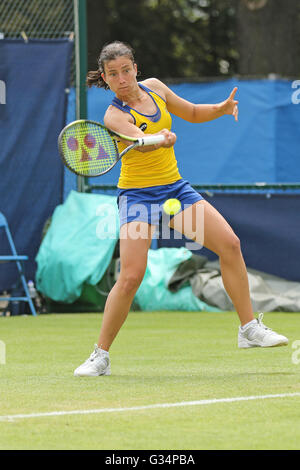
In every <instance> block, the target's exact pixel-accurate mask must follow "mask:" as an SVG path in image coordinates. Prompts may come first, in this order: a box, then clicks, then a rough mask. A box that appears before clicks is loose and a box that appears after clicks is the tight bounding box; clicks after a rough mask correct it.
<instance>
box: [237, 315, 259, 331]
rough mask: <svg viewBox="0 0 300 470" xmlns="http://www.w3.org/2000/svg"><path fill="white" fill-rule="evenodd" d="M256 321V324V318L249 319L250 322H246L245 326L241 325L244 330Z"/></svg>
mask: <svg viewBox="0 0 300 470" xmlns="http://www.w3.org/2000/svg"><path fill="white" fill-rule="evenodd" d="M254 323H255V324H256V323H257V321H256V319H255V318H254V320H251V321H249V322H248V323H246V324H245V325H244V326H241V329H242V331H245V330H246V329H247V328H248V326H250V325H254Z"/></svg>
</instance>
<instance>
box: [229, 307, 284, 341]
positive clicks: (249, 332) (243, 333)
mask: <svg viewBox="0 0 300 470" xmlns="http://www.w3.org/2000/svg"><path fill="white" fill-rule="evenodd" d="M263 316H264V314H263V313H260V314H259V316H258V318H257V319H256V322H254V321H253V322H252V323H250V325H249V326H248V327H247V328H246V329H245V330H243V329H242V328H241V327H239V334H238V347H239V348H255V347H257V346H260V347H262V348H268V347H273V346H285V345H287V344H288V342H289V340H288V339H287V338H286V337H285V336H283V335H279V334H278V333H276V332H275V331H273V330H271V328H268V327H266V326H265V325H264V324H263V322H262V319H263Z"/></svg>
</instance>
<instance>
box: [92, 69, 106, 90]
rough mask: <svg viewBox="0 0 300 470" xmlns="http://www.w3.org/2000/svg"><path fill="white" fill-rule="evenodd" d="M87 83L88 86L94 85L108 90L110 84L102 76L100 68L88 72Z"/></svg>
mask: <svg viewBox="0 0 300 470" xmlns="http://www.w3.org/2000/svg"><path fill="white" fill-rule="evenodd" d="M86 85H87V86H88V88H91V87H92V86H93V85H94V86H96V87H98V88H105V89H106V90H108V88H109V86H108V85H107V84H106V83H105V81H104V80H103V78H102V77H101V71H100V70H91V71H90V72H88V74H87V76H86Z"/></svg>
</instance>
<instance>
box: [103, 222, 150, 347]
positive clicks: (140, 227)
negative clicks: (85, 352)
mask: <svg viewBox="0 0 300 470" xmlns="http://www.w3.org/2000/svg"><path fill="white" fill-rule="evenodd" d="M154 229H155V227H154V226H151V225H149V224H147V223H144V222H130V223H128V224H124V225H122V227H121V231H120V263H121V271H120V275H119V278H118V280H117V282H116V284H115V285H114V287H113V288H112V290H111V291H110V293H109V296H108V298H107V301H106V305H105V309H104V314H103V321H102V326H101V331H100V336H99V341H98V346H99V347H101V348H102V349H104V350H106V351H108V350H109V348H110V346H111V344H112V342H113V340H114V339H115V337H116V335H117V333H118V332H119V330H120V328H121V326H122V325H123V323H124V321H125V320H126V317H127V315H128V312H129V309H130V306H131V304H132V301H133V299H134V296H135V293H136V291H137V289H138V288H139V286H140V284H141V282H142V280H143V277H144V274H145V270H146V267H147V255H148V250H149V247H150V245H151V240H152V234H153V231H154Z"/></svg>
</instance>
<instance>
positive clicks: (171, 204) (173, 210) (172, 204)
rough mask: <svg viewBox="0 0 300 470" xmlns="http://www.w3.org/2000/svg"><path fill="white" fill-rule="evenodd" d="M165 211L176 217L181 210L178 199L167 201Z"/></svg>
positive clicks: (164, 206)
mask: <svg viewBox="0 0 300 470" xmlns="http://www.w3.org/2000/svg"><path fill="white" fill-rule="evenodd" d="M163 209H164V211H165V213H166V214H168V215H175V214H177V212H179V211H180V209H181V202H180V201H179V200H178V199H167V200H166V201H165V203H164V205H163Z"/></svg>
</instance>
